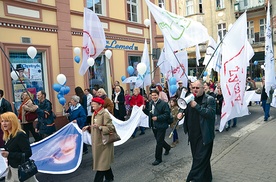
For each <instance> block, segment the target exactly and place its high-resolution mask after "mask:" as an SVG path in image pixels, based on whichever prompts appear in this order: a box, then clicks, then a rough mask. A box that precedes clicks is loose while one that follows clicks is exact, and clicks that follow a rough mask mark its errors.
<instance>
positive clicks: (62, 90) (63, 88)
mask: <svg viewBox="0 0 276 182" xmlns="http://www.w3.org/2000/svg"><path fill="white" fill-rule="evenodd" d="M65 90H66V88H65V87H64V86H63V87H61V88H60V90H59V93H60V94H62V95H65Z"/></svg>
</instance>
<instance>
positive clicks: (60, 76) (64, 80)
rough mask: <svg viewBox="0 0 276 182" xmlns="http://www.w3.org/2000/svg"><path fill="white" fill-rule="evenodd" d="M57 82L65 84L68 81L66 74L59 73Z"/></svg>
mask: <svg viewBox="0 0 276 182" xmlns="http://www.w3.org/2000/svg"><path fill="white" fill-rule="evenodd" d="M57 82H58V83H59V84H61V85H64V84H65V82H66V76H65V75H64V74H59V75H58V76H57Z"/></svg>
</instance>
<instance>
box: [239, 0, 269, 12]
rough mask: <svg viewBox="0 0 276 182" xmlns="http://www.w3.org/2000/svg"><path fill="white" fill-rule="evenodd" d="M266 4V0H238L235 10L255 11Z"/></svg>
mask: <svg viewBox="0 0 276 182" xmlns="http://www.w3.org/2000/svg"><path fill="white" fill-rule="evenodd" d="M264 6H265V0H236V3H235V12H239V11H245V10H248V11H252V10H253V11H254V10H258V9H259V8H263V7H264Z"/></svg>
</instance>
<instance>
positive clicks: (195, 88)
mask: <svg viewBox="0 0 276 182" xmlns="http://www.w3.org/2000/svg"><path fill="white" fill-rule="evenodd" d="M200 88H202V87H192V89H200Z"/></svg>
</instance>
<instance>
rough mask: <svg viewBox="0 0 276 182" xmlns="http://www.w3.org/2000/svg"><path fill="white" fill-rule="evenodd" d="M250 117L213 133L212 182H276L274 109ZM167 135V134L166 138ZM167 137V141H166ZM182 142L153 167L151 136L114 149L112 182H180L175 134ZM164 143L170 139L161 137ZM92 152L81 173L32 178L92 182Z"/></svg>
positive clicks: (182, 155)
mask: <svg viewBox="0 0 276 182" xmlns="http://www.w3.org/2000/svg"><path fill="white" fill-rule="evenodd" d="M249 110H250V112H251V114H250V115H247V116H244V117H242V118H238V124H237V127H236V128H231V129H230V130H229V131H223V132H221V133H219V132H217V133H216V138H215V141H214V149H213V154H212V158H211V164H212V171H213V182H259V181H260V182H266V181H267V182H268V181H269V182H276V173H275V172H276V160H275V159H276V132H275V131H274V130H275V129H276V122H275V121H276V119H275V116H276V109H275V108H271V112H270V115H271V117H270V118H269V120H268V121H267V122H264V121H263V116H262V115H263V112H262V110H261V107H260V106H259V105H255V106H251V107H250V108H249ZM169 132H170V130H169V131H168V134H169ZM168 134H167V135H166V136H168ZM178 134H179V137H180V139H181V141H180V143H179V145H178V146H177V147H176V148H173V149H172V150H171V152H170V154H169V155H168V156H164V158H163V162H162V163H161V164H160V165H158V166H152V165H151V163H152V162H153V160H154V148H155V140H154V139H153V134H152V132H151V131H150V130H146V134H145V135H143V136H137V137H136V138H135V139H130V140H128V141H127V142H126V143H125V144H123V145H120V146H118V147H115V163H114V164H112V169H113V173H114V176H115V179H114V182H130V181H131V182H183V181H185V179H186V177H187V175H188V173H189V170H190V167H191V161H192V158H191V152H190V146H189V145H188V142H187V141H188V138H187V135H184V133H183V128H182V127H180V128H179V130H178ZM166 140H167V141H168V142H169V141H171V139H168V138H167V137H166ZM91 166H92V159H91V148H89V154H86V155H84V156H83V159H82V163H81V165H80V167H79V168H78V169H77V171H75V172H74V173H71V174H66V175H50V174H41V173H39V174H37V178H38V180H39V181H40V182H44V181H45V182H52V181H53V182H55V181H69V182H71V181H93V178H94V175H95V171H92V167H91Z"/></svg>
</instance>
